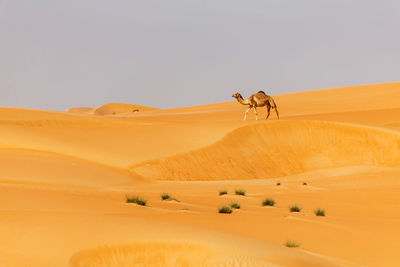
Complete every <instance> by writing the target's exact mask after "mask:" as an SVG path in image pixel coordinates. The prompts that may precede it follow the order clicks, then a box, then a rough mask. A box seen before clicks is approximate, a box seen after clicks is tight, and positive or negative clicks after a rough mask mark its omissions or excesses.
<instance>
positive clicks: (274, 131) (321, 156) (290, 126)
mask: <svg viewBox="0 0 400 267" xmlns="http://www.w3.org/2000/svg"><path fill="white" fill-rule="evenodd" d="M346 166H385V167H400V135H399V134H398V133H397V132H391V131H387V130H381V129H376V128H370V127H360V126H356V125H346V124H339V123H331V122H329V123H328V122H316V121H279V122H269V123H264V124H257V125H251V126H245V127H242V128H240V129H237V130H235V131H233V132H231V133H229V134H228V135H227V136H226V137H224V138H223V139H222V140H221V141H219V142H217V143H216V144H214V145H211V146H209V147H207V148H204V149H201V150H197V151H193V152H188V153H183V154H179V155H176V156H172V157H168V158H163V159H160V160H156V161H148V162H144V163H142V164H138V165H135V166H133V167H132V171H134V172H135V173H137V174H139V175H141V176H143V177H147V178H152V179H165V180H225V179H228V180H231V179H261V178H271V177H282V176H287V175H293V174H297V173H302V172H306V171H313V170H318V169H325V168H326V169H330V168H338V167H346Z"/></svg>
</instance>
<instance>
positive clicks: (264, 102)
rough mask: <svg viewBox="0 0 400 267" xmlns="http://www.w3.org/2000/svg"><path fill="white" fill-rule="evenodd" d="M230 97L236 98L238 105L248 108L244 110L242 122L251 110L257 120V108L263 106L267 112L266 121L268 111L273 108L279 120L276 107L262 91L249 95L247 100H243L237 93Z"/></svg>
mask: <svg viewBox="0 0 400 267" xmlns="http://www.w3.org/2000/svg"><path fill="white" fill-rule="evenodd" d="M232 97H234V98H236V99H237V101H238V102H239V103H240V104H242V105H247V106H250V107H249V108H248V109H247V110H246V112H245V114H244V119H243V120H246V118H247V113H248V112H249V110H250V109H251V108H254V113H255V114H256V120H258V114H257V107H264V106H266V107H267V110H268V115H267V118H266V119H268V117H269V115H270V110H271V108H273V109H275V112H276V116H277V117H278V120H279V112H278V107H277V106H276V104H275V101H274V99H273V98H272V97H271V96H269V95H267V94H266V93H264V91H258V93H257V94H254V95H251V96H250V97H249V98H247V99H243V97H242V95H241V94H239V93H235V94H233V95H232Z"/></svg>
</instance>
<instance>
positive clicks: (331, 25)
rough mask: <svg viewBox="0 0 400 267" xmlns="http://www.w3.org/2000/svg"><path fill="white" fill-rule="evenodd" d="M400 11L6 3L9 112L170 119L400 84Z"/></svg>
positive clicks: (1, 93) (164, 0) (4, 92)
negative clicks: (142, 112) (268, 100)
mask: <svg viewBox="0 0 400 267" xmlns="http://www.w3.org/2000/svg"><path fill="white" fill-rule="evenodd" d="M399 50H400V1H398V0H380V1H376V0H334V1H328V0H326V1H325V0H313V1H311V0H290V1H287V0H247V1H244V0H203V1H191V0H179V1H178V0H115V1H109V0H107V1H105V0H62V1H61V0H0V106H12V107H24V108H38V109H51V110H64V109H66V108H68V107H78V106H92V107H95V106H100V105H102V104H105V103H109V102H121V103H131V104H141V105H148V106H154V107H160V108H171V107H180V106H191V105H201V104H208V103H215V102H224V101H230V100H233V98H232V97H231V95H232V93H234V92H236V91H239V92H241V93H242V94H243V95H244V96H248V95H249V94H250V93H253V92H256V91H258V90H261V89H262V90H264V91H266V92H267V93H268V94H271V95H273V94H280V93H288V92H296V91H304V90H313V89H319V88H329V87H339V86H346V85H359V84H370V83H381V82H391V81H399V80H400V51H399Z"/></svg>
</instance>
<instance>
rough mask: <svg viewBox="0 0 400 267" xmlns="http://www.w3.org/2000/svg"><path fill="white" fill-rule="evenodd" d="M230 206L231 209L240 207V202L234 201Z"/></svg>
mask: <svg viewBox="0 0 400 267" xmlns="http://www.w3.org/2000/svg"><path fill="white" fill-rule="evenodd" d="M231 208H232V209H240V204H239V203H237V202H234V203H232V204H231Z"/></svg>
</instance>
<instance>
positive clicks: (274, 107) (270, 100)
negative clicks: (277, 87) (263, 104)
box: [269, 97, 279, 120]
mask: <svg viewBox="0 0 400 267" xmlns="http://www.w3.org/2000/svg"><path fill="white" fill-rule="evenodd" d="M269 104H270V105H271V107H272V108H273V109H275V112H276V116H277V117H278V120H279V111H278V107H277V106H276V104H275V101H274V99H273V98H272V97H270V98H269Z"/></svg>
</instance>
